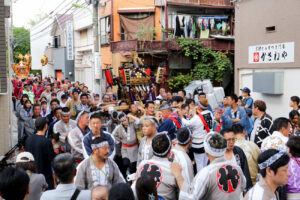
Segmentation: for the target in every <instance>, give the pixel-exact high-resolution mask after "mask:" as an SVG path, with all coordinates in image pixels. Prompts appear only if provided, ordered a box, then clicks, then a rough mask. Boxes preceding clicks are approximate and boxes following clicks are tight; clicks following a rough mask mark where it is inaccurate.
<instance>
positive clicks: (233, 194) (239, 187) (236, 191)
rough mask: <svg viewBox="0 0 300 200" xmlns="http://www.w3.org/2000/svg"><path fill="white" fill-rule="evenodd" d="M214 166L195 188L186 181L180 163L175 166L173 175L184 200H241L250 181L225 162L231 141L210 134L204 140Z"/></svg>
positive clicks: (201, 175)
mask: <svg viewBox="0 0 300 200" xmlns="http://www.w3.org/2000/svg"><path fill="white" fill-rule="evenodd" d="M204 148H205V152H206V154H207V156H208V158H209V161H210V164H209V165H208V166H207V167H205V168H203V169H202V170H201V171H200V172H198V173H197V175H196V176H195V178H194V180H193V182H192V184H190V185H189V184H188V183H187V182H186V181H185V180H184V178H183V177H182V173H181V171H182V169H181V167H180V165H179V164H178V163H172V164H171V171H172V173H173V174H174V176H175V177H176V180H177V183H178V185H179V187H180V194H179V199H180V200H187V199H188V200H200V199H206V200H215V199H222V200H233V199H241V198H242V195H243V191H244V189H245V188H246V179H245V177H244V175H243V171H242V170H241V168H240V167H239V166H238V165H236V164H234V163H233V162H231V161H227V160H225V158H224V153H225V151H226V148H227V141H226V140H225V139H224V138H223V137H222V136H221V135H220V134H218V133H216V132H211V133H209V134H208V135H207V136H206V138H205V140H204Z"/></svg>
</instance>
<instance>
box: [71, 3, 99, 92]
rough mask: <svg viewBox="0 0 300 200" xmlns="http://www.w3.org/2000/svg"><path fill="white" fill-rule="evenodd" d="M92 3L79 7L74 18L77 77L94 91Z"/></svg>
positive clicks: (77, 79)
mask: <svg viewBox="0 0 300 200" xmlns="http://www.w3.org/2000/svg"><path fill="white" fill-rule="evenodd" d="M88 9H89V10H90V11H91V10H92V5H89V6H88V7H87V8H86V9H78V10H76V11H75V12H74V14H73V19H74V54H75V63H74V67H75V79H76V81H79V82H81V83H85V85H86V86H88V88H89V90H91V91H94V81H93V78H91V77H93V74H94V70H95V68H94V55H93V52H94V43H93V27H92V26H93V18H92V13H91V12H89V10H88Z"/></svg>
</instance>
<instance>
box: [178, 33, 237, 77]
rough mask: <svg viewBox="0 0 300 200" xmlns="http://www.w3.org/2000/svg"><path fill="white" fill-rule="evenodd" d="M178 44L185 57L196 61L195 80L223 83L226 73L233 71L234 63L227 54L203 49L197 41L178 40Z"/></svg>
mask: <svg viewBox="0 0 300 200" xmlns="http://www.w3.org/2000/svg"><path fill="white" fill-rule="evenodd" d="M177 42H178V43H179V46H180V47H181V49H182V51H183V53H184V55H185V56H191V57H192V59H193V60H194V68H193V69H192V73H193V79H194V80H197V79H210V80H211V81H212V82H213V81H217V82H222V80H223V76H224V75H225V73H226V72H227V71H232V63H231V61H230V59H229V58H228V57H227V53H223V52H221V51H214V50H212V49H211V48H206V47H203V45H202V43H201V42H199V41H198V40H195V39H189V38H188V39H186V38H177Z"/></svg>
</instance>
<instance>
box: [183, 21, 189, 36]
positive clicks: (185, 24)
mask: <svg viewBox="0 0 300 200" xmlns="http://www.w3.org/2000/svg"><path fill="white" fill-rule="evenodd" d="M184 37H185V38H188V19H187V17H185V18H184Z"/></svg>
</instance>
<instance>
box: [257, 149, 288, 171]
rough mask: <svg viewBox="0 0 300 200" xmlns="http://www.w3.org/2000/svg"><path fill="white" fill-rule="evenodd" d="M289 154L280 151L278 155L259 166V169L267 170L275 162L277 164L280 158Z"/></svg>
mask: <svg viewBox="0 0 300 200" xmlns="http://www.w3.org/2000/svg"><path fill="white" fill-rule="evenodd" d="M285 154H287V152H286V151H284V150H280V151H279V152H278V153H276V154H274V155H273V156H271V157H270V158H269V159H267V160H266V161H264V162H263V163H260V164H258V166H259V169H261V170H262V169H266V168H267V167H270V165H272V164H273V163H274V162H276V161H277V160H278V159H279V158H281V156H283V155H285Z"/></svg>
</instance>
